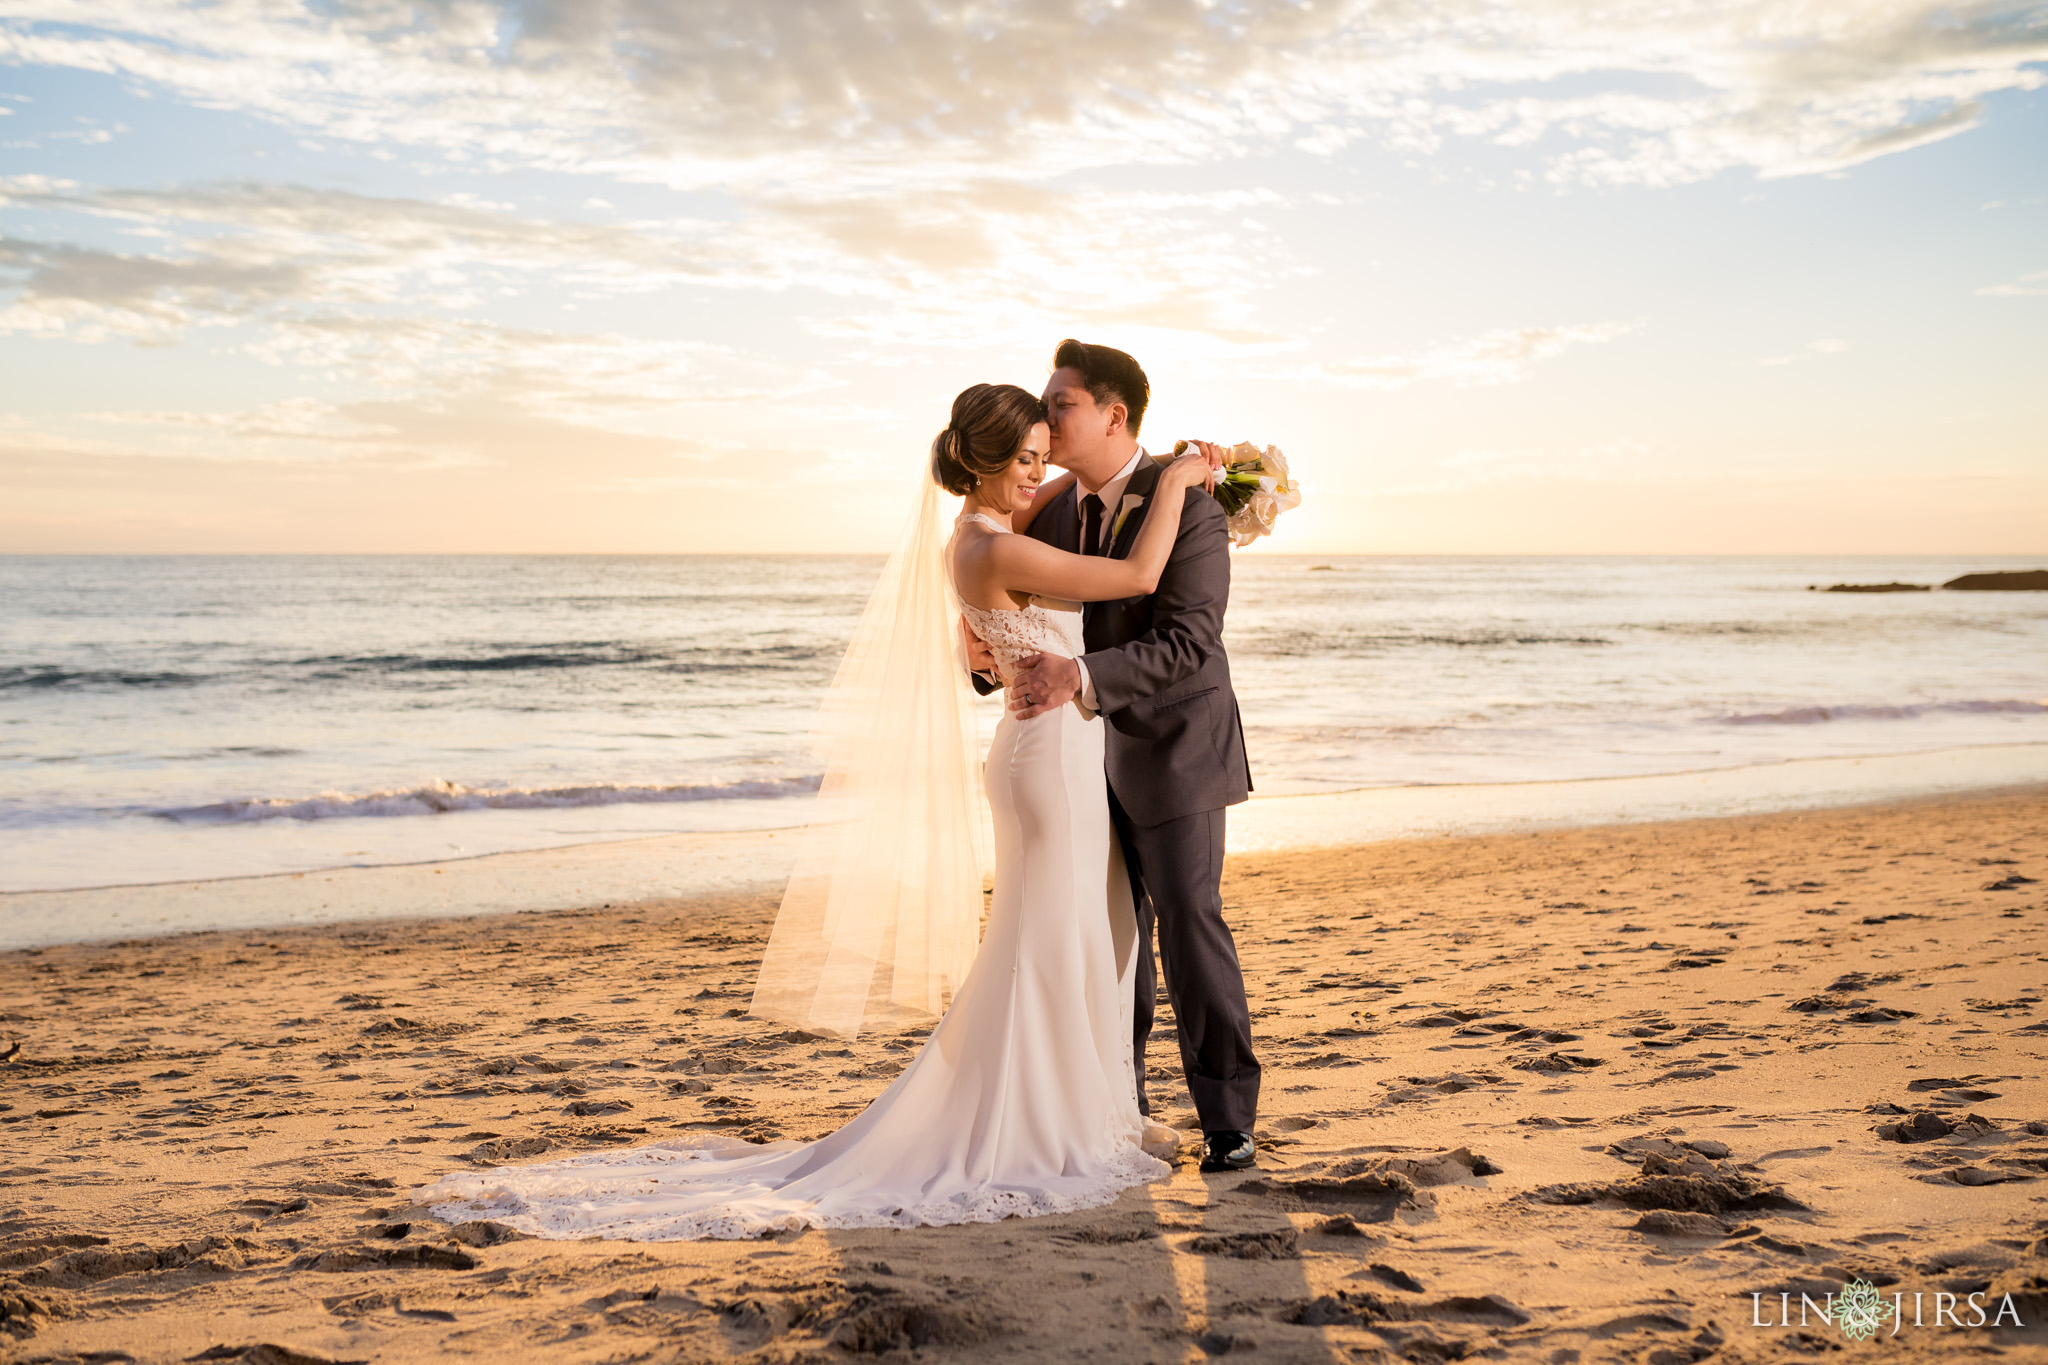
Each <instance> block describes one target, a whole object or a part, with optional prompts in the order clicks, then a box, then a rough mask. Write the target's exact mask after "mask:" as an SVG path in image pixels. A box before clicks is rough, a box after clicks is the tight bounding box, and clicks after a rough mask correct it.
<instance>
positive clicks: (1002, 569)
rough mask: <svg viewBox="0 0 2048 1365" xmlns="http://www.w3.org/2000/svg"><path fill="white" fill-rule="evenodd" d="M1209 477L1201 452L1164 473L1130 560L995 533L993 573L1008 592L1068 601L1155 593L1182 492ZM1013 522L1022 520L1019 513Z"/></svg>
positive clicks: (1169, 551) (1170, 546) (1170, 545)
mask: <svg viewBox="0 0 2048 1365" xmlns="http://www.w3.org/2000/svg"><path fill="white" fill-rule="evenodd" d="M1208 477H1209V462H1208V460H1207V459H1206V458H1204V457H1203V455H1202V454H1201V453H1200V452H1199V451H1190V452H1189V453H1188V454H1186V455H1183V456H1181V457H1180V458H1179V459H1177V460H1175V461H1174V462H1173V463H1172V464H1170V465H1168V466H1167V467H1166V468H1165V469H1164V470H1163V471H1161V472H1160V475H1159V483H1158V485H1157V486H1156V489H1155V491H1154V493H1153V495H1152V511H1151V512H1150V513H1149V514H1147V516H1146V517H1145V524H1144V525H1143V526H1141V527H1139V528H1138V538H1137V541H1136V542H1135V543H1134V544H1132V546H1131V553H1130V555H1129V557H1128V558H1125V559H1111V558H1109V557H1108V556H1106V555H1074V554H1068V553H1067V552H1066V551H1064V550H1056V549H1054V548H1053V547H1052V546H1050V545H1047V544H1044V543H1043V542H1041V541H1036V540H1032V539H1030V538H1029V537H1027V536H1018V535H1009V536H992V537H990V538H989V543H988V553H989V555H990V568H991V569H992V570H993V577H994V578H995V579H996V581H997V582H998V583H1000V584H1001V586H1002V587H1003V588H1004V589H1006V590H1008V591H1011V592H1020V593H1029V594H1031V595H1032V596H1034V597H1057V598H1060V599H1062V600H1064V601H1068V602H1108V601H1112V600H1114V599H1116V598H1119V597H1137V596H1140V595H1142V594H1144V593H1148V592H1151V591H1152V590H1153V589H1154V588H1156V587H1158V586H1159V575H1160V573H1161V572H1162V571H1163V570H1164V569H1165V568H1166V560H1167V556H1169V555H1170V554H1172V553H1173V538H1174V536H1175V534H1176V533H1177V532H1178V531H1179V530H1180V514H1181V508H1182V507H1183V506H1184V505H1185V504H1186V501H1187V500H1186V499H1185V498H1184V497H1182V496H1181V495H1182V493H1184V492H1185V490H1187V489H1189V488H1192V487H1194V486H1195V485H1196V484H1199V483H1204V482H1206V481H1207V480H1208ZM1011 524H1012V525H1015V524H1016V522H1015V515H1014V514H1012V520H1011Z"/></svg>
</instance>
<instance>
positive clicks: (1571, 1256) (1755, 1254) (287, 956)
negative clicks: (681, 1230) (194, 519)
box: [0, 788, 2048, 1365]
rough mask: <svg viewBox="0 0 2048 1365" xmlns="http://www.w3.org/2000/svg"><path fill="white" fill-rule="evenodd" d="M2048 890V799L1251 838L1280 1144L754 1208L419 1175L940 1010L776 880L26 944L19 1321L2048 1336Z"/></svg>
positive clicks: (15, 1122)
mask: <svg viewBox="0 0 2048 1365" xmlns="http://www.w3.org/2000/svg"><path fill="white" fill-rule="evenodd" d="M2037 878H2038V879H2040V880H2034V879H2037ZM2044 886H2048V789H2042V788H2031V789H2023V790H2007V791H2002V792H1996V793H1987V794H1983V795H1979V796H1972V797H1945V798H1940V799H1934V800H1925V801H1918V802H1909V803H1903V804H1895V805H1888V806H1874V807H1861V808H1850V809H1840V810H1829V811H1808V812H1803V813H1796V814H1784V815H1773V816H1758V817H1741V818H1729V819H1716V820H1697V821H1683V822H1671V823H1664V824H1641V825H1628V826H1610V827H1604V828H1596V829H1581V830H1569V831H1547V832H1543V833H1538V834H1516V835H1491V836H1486V837H1481V838H1463V839H1432V840H1410V841H1401V842H1387V843H1376V844H1368V845H1362V846H1358V847H1353V848H1341V849H1325V850H1311V851H1297V852H1282V853H1268V854H1254V855H1243V856H1239V857H1236V858H1234V859H1233V860H1232V861H1231V863H1230V865H1229V870H1228V874H1227V880H1226V887H1225V891H1226V903H1227V905H1228V906H1229V907H1230V914H1231V918H1232V922H1233V924H1234V925H1235V927H1236V929H1237V932H1238V940H1239V944H1240V947H1241V950H1242V953H1243V956H1244V960H1245V965H1246V969H1247V978H1248V981H1249V983H1250V986H1251V993H1252V997H1253V1005H1254V1010H1255V1013H1256V1020H1255V1023H1256V1028H1257V1036H1258V1040H1259V1043H1260V1046H1261V1048H1262V1052H1263V1056H1264V1060H1265V1064H1266V1068H1267V1070H1266V1081H1265V1100H1264V1105H1263V1118H1262V1132H1261V1138H1262V1146H1263V1149H1264V1156H1263V1158H1262V1160H1261V1163H1260V1169H1259V1170H1258V1171H1256V1172H1248V1173H1244V1174H1241V1175H1230V1176H1202V1175H1200V1174H1199V1173H1198V1172H1197V1171H1196V1170H1195V1168H1194V1166H1193V1165H1192V1164H1191V1163H1184V1164H1182V1165H1181V1166H1180V1167H1179V1168H1178V1169H1177V1170H1176V1172H1175V1174H1174V1176H1173V1177H1172V1179H1170V1180H1168V1181H1165V1182H1162V1183H1160V1184H1157V1185H1154V1186H1151V1187H1148V1188H1145V1189H1142V1190H1136V1191H1131V1192H1129V1193H1127V1194H1126V1195H1125V1196H1124V1197H1123V1198H1122V1199H1121V1200H1120V1201H1119V1202H1117V1203H1116V1204H1114V1205H1111V1206H1109V1207H1106V1208H1103V1209H1099V1210H1095V1211H1092V1212H1089V1213H1084V1214H1076V1215H1071V1216H1064V1217H1059V1218H1048V1219H1040V1220H1011V1221H1008V1222H1004V1223H999V1224H992V1225H982V1226H971V1227H964V1228H948V1229H930V1230H922V1231H915V1232H884V1231H861V1232H834V1233H822V1232H808V1233H804V1234H801V1235H786V1236H780V1237H776V1238H772V1239H764V1240H761V1241H753V1242H744V1243H666V1244H633V1243H621V1242H602V1241H588V1242H572V1243H565V1242H548V1241H541V1240H535V1239H530V1238H520V1237H516V1236H509V1235H508V1230H506V1229H502V1228H498V1227H495V1226H489V1225H475V1224H470V1225H463V1226H458V1227H450V1226H449V1225H447V1224H444V1223H441V1222H439V1221H438V1220H435V1219H434V1218H432V1217H431V1216H430V1215H429V1214H428V1213H427V1212H426V1211H425V1210H424V1209H421V1208H418V1207H415V1206H414V1205H413V1204H412V1203H411V1200H410V1197H409V1191H410V1190H412V1189H413V1188H415V1187H417V1186H418V1185H420V1184H422V1183H424V1182H426V1181H428V1180H431V1179H433V1178H435V1177H437V1176H439V1175H441V1174H443V1173H445V1172H448V1171H451V1170H460V1169H468V1168H473V1167H475V1166H476V1165H478V1164H481V1163H489V1162H504V1161H516V1160H520V1159H524V1158H527V1157H531V1156H535V1155H539V1154H541V1153H544V1152H545V1153H549V1154H561V1153H567V1152H574V1151H579V1150H590V1149H594V1148H598V1147H601V1146H606V1145H611V1144H619V1143H635V1142H647V1141H655V1140H659V1139H661V1138H663V1137H668V1136H673V1135H676V1134H681V1133H695V1132H704V1133H723V1134H730V1135H737V1136H741V1137H753V1138H760V1139H773V1138H777V1137H798V1138H801V1137H810V1136H815V1135H818V1134H821V1133H824V1132H827V1131H830V1130H831V1129H832V1128H834V1127H836V1126H837V1125H838V1124H840V1123H842V1122H844V1121H845V1119H846V1118H847V1117H849V1116H850V1115H852V1114H854V1113H856V1112H858V1110H859V1109H860V1108H861V1107H862V1106H863V1105H864V1104H865V1103H866V1102H867V1101H868V1100H869V1099H871V1098H872V1097H873V1096H874V1095H875V1094H877V1093H879V1091H880V1090H881V1089H882V1087H883V1086H884V1085H885V1084H886V1083H887V1080H888V1078H889V1077H890V1076H891V1075H893V1074H895V1072H896V1071H897V1070H899V1069H900V1068H901V1066H902V1064H903V1062H904V1061H905V1060H906V1059H907V1058H908V1056H909V1055H910V1053H911V1051H912V1049H914V1047H915V1046H916V1044H917V1041H918V1039H917V1035H916V1034H915V1032H912V1033H910V1034H905V1035H886V1036H874V1037H863V1038H862V1039H861V1040H860V1041H858V1042H856V1043H853V1044H850V1045H840V1044H837V1043H831V1042H820V1041H818V1040H815V1039H808V1038H804V1037H800V1036H792V1035H788V1034H785V1033H783V1032H782V1031H779V1030H764V1028H763V1027H762V1026H761V1025H760V1024H759V1022H758V1021H754V1020H749V1019H747V1018H746V1017H744V1006H745V1004H746V1001H747V998H748V995H749V992H750V988H751V983H752V974H753V967H754V964H755V962H756V960H757V958H758V955H759V952H760V948H761V943H762V941H763V939H764V938H765V934H766V930H767V926H768V923H769V922H770V920H771V919H772V916H773V913H774V898H773V897H772V896H765V895H759V894H751V893H750V894H734V895H728V896H724V897H714V898H708V899H697V900H688V901H673V900H672V901H652V902H645V903H640V904H635V905H630V906H627V905H617V904H615V905H614V906H612V907H610V908H598V909H577V910H562V911H555V912H545V913H527V914H518V915H504V916H493V917H486V918H471V919H438V920H425V921H411V922H408V921H404V920H398V919H384V920H379V921H376V922H374V923H358V924H352V925H329V926H320V927H313V928H294V929H283V930H265V931H251V930H239V931H231V932H216V933H204V934H191V935H183V936H178V937H173V938H165V939H153V940H135V941H128V942H120V943H102V944H93V945H87V946H76V947H52V948H46V949H40V950H36V949H26V950H20V951H15V952H11V953H7V954H4V955H0V1053H7V1052H9V1049H10V1048H12V1047H14V1046H15V1044H16V1043H18V1044H19V1046H18V1050H15V1051H13V1052H12V1054H11V1055H10V1056H8V1057H7V1058H6V1060H4V1061H0V1358H5V1359H8V1360H21V1361H31V1360H35V1361H45V1360H46V1361H72V1360H87V1359H96V1360H123V1359H134V1360H142V1361H173V1360H177V1361H183V1360H190V1359H207V1360H235V1359H238V1360H244V1361H250V1362H290V1361H321V1360H325V1361H343V1360H361V1361H368V1360H377V1361H412V1360H420V1361H431V1360H441V1359H457V1358H465V1359H466V1358H494V1359H496V1360H535V1361H540V1360H546V1361H551V1362H553V1361H565V1362H584V1361H589V1362H598V1361H637V1360H649V1361H664V1362H665V1361H671V1360H680V1361H699V1360H704V1361H713V1360H760V1361H775V1362H797V1361H831V1360H849V1359H857V1358H863V1357H865V1356H867V1355H871V1354H887V1353H890V1352H892V1351H893V1352H898V1353H901V1352H914V1353H915V1354H916V1355H917V1356H918V1358H922V1359H933V1360H1042V1361H1069V1360H1105V1361H1111V1360H1113V1361H1196V1360H1208V1359H1211V1358H1214V1357H1217V1356H1222V1355H1229V1356H1232V1357H1242V1358H1244V1359H1247V1360H1269V1361H1350V1360H1382V1359H1384V1360H1399V1359H1410V1360H1442V1359H1455V1358H1461V1357H1473V1356H1483V1357H1485V1358H1489V1359H1504V1360H1517V1361H1520V1360H1527V1361H1543V1362H1557V1363H1559V1365H1562V1362H1569V1361H1587V1362H1591V1361H1631V1362H1646V1363H1647V1365H1673V1363H1675V1362H1690V1361H1696V1360H1717V1361H1729V1362H1736V1361H1776V1360H1793V1359H1799V1360H1809V1359H1813V1358H1815V1357H1816V1356H1818V1355H1822V1354H1833V1353H1834V1351H1836V1350H1838V1349H1844V1350H1847V1351H1850V1352H1854V1351H1857V1350H1870V1351H1877V1350H1883V1351H1885V1352H1886V1353H1887V1356H1888V1358H1892V1359H1909V1360H1950V1359H1956V1358H1959V1357H1962V1356H1965V1355H1975V1354H1980V1353H1985V1352H1993V1351H2002V1352H2003V1355H2002V1356H2001V1359H2006V1360H2030V1359H2048V1327H2043V1326H2042V1325H2041V1324H2044V1323H2048V1084H2044V1067H2043V1056H2044V1053H2048V1004H2044V1001H2048V933H2044V921H2048V908H2044V899H2048V898H2044V896H2043V894H2042V892H2043V888H2044ZM1154 1055H1155V1061H1156V1062H1157V1063H1159V1064H1162V1065H1164V1066H1166V1067H1167V1069H1168V1071H1169V1073H1171V1071H1172V1069H1173V1068H1172V1065H1171V1055H1172V1048H1171V1043H1170V1040H1168V1039H1167V1038H1166V1036H1165V1035H1164V1034H1163V1033H1162V1035H1161V1036H1160V1038H1159V1040H1158V1041H1157V1042H1155V1048H1154ZM1165 1090H1166V1093H1165V1095H1164V1096H1163V1099H1164V1103H1163V1104H1161V1105H1160V1111H1161V1113H1162V1115H1163V1116H1164V1117H1165V1118H1167V1119H1168V1120H1169V1121H1172V1122H1175V1123H1177V1124H1181V1125H1184V1126H1189V1127H1192V1125H1193V1111H1192V1109H1191V1107H1190V1106H1189V1105H1188V1103H1187V1100H1186V1095H1185V1092H1184V1090H1182V1089H1181V1088H1180V1086H1179V1085H1178V1078H1177V1076H1172V1077H1171V1084H1170V1085H1168V1086H1166V1087H1165ZM1192 1150H1193V1149H1192V1145H1190V1148H1189V1151H1190V1153H1192ZM1852 1276H1858V1277H1861V1278H1863V1279H1865V1280H1867V1281H1869V1282H1871V1283H1873V1284H1875V1285H1878V1286H1880V1288H1881V1290H1882V1293H1883V1294H1884V1295H1885V1296H1886V1300H1885V1302H1886V1303H1887V1304H1889V1303H1890V1302H1891V1300H1890V1297H1889V1296H1891V1295H1893V1294H1901V1295H1903V1299H1902V1300H1900V1302H1902V1303H1903V1305H1904V1310H1905V1314H1906V1323H1905V1325H1904V1326H1903V1327H1902V1328H1901V1329H1900V1331H1899V1332H1898V1334H1897V1335H1896V1336H1893V1335H1890V1332H1891V1328H1892V1323H1890V1322H1885V1323H1884V1324H1883V1326H1882V1328H1881V1331H1882V1333H1883V1334H1884V1335H1883V1338H1882V1341H1881V1342H1880V1343H1878V1344H1873V1345H1869V1346H1859V1345H1857V1344H1856V1343H1855V1342H1852V1341H1848V1340H1846V1339H1845V1338H1844V1337H1843V1336H1842V1334H1841V1333H1840V1332H1839V1331H1838V1330H1836V1329H1835V1328H1834V1327H1833V1326H1830V1325H1829V1324H1828V1323H1826V1322H1823V1321H1821V1320H1820V1319H1819V1317H1818V1315H1817V1314H1815V1313H1812V1312H1809V1313H1808V1319H1809V1320H1808V1322H1807V1325H1806V1326H1805V1327H1804V1328H1803V1329H1802V1328H1801V1327H1800V1326H1799V1325H1798V1321H1797V1319H1798V1317H1799V1313H1800V1295H1801V1294H1802V1293H1805V1294H1808V1295H1810V1296H1811V1297H1812V1299H1813V1301H1814V1302H1815V1303H1816V1304H1819V1303H1822V1302H1824V1298H1823V1296H1824V1295H1826V1294H1828V1293H1839V1292H1840V1291H1841V1289H1842V1285H1843V1283H1844V1281H1845V1280H1847V1279H1849V1278H1850V1277H1852ZM1973 1292H1974V1293H1978V1294H1979V1295H1980V1297H1979V1298H1978V1299H1977V1300H1976V1302H1978V1303H1980V1304H1984V1305H1985V1307H1986V1318H1987V1321H1988V1318H1989V1316H1990V1315H1991V1314H1993V1313H1996V1312H1997V1311H1998V1309H1999V1307H2000V1306H2001V1305H2002V1303H2003V1302H2004V1296H2005V1295H2007V1294H2010V1295H2011V1296H2012V1302H2013V1305H2014V1311H2016V1312H2017V1313H2018V1314H2019V1315H2020V1317H2021V1319H2022V1321H2023V1322H2024V1323H2025V1324H2027V1326H2025V1327H2022V1328H2014V1327H2013V1326H2011V1325H2010V1320H2009V1319H2008V1320H2007V1322H2006V1323H2005V1324H2004V1325H2000V1326H1996V1327H1993V1326H1990V1325H1987V1326H1985V1327H1982V1328H1971V1327H1967V1326H1964V1327H1953V1326H1949V1325H1947V1324H1946V1323H1944V1324H1943V1325H1942V1326H1939V1327H1937V1326H1935V1325H1934V1323H1933V1319H1934V1314H1935V1309H1936V1307H1937V1302H1938V1301H1937V1299H1936V1297H1935V1296H1936V1295H1938V1294H1948V1295H1957V1296H1961V1303H1960V1305H1959V1307H1958V1316H1959V1318H1960V1320H1961V1321H1962V1322H1964V1323H1968V1322H1970V1321H1972V1315H1971V1314H1970V1311H1969V1302H1970V1301H1969V1299H1968V1295H1969V1294H1971V1293H1973ZM1757 1294H1760V1295H1762V1296H1763V1298H1762V1299H1761V1300H1756V1299H1753V1298H1752V1295H1757ZM1781 1294H1783V1295H1789V1299H1784V1300H1781V1299H1780V1295H1781ZM1916 1294H1917V1295H1920V1296H1921V1299H1920V1304H1921V1319H1922V1321H1921V1325H1918V1326H1915V1325H1914V1323H1913V1321H1912V1318H1913V1314H1914V1309H1915V1295H1916ZM1783 1303H1789V1304H1790V1309H1791V1314H1792V1318H1793V1323H1792V1325H1791V1326H1789V1327H1788V1326H1784V1325H1781V1324H1780V1323H1779V1320H1778V1315H1779V1312H1780V1305H1781V1304H1783ZM1759 1304H1760V1305H1761V1308H1759ZM1759 1315H1761V1317H1762V1318H1764V1319H1766V1320H1767V1321H1768V1322H1769V1324H1770V1325H1767V1326H1759V1325H1757V1322H1758V1319H1759Z"/></svg>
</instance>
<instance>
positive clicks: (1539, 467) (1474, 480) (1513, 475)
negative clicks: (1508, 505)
mask: <svg viewBox="0 0 2048 1365" xmlns="http://www.w3.org/2000/svg"><path fill="white" fill-rule="evenodd" d="M1650 454H1651V451H1650V448H1649V447H1648V446H1645V445H1643V444H1641V443H1640V442H1637V441H1628V440H1620V441H1603V442H1599V443H1597V444H1592V445H1581V446H1571V447H1564V448H1554V447H1538V448H1519V447H1518V448H1512V449H1506V450H1503V449H1497V448H1492V447H1478V448H1467V449H1463V450H1459V451H1456V452H1454V453H1452V454H1450V455H1445V456H1442V457H1440V458H1439V459H1437V460H1435V461H1434V462H1433V465H1434V471H1435V472H1434V473H1433V474H1432V475H1430V476H1426V477H1423V478H1420V479H1413V480H1410V481H1408V482H1405V483H1400V484H1389V485H1386V486H1384V487H1376V488H1373V489H1372V490H1371V491H1372V493H1373V494H1374V495H1375V496H1378V497H1422V496H1432V495H1437V494H1443V493H1458V492H1464V491H1467V490H1469V489H1474V488H1487V487H1492V486H1494V485H1497V484H1511V483H1560V482H1561V483H1601V484H1616V483H1649V482H1656V481H1658V480H1659V479H1661V478H1662V477H1663V475H1662V474H1661V473H1660V472H1659V471H1657V470H1656V469H1655V468H1654V467H1652V465H1651V464H1650V463H1649V461H1648V459H1647V458H1646V457H1648V456H1649V455H1650Z"/></svg>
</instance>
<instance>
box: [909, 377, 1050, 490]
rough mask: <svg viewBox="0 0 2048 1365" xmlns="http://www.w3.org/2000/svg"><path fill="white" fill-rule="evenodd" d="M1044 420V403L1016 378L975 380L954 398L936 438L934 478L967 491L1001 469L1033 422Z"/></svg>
mask: <svg viewBox="0 0 2048 1365" xmlns="http://www.w3.org/2000/svg"><path fill="white" fill-rule="evenodd" d="M1044 420H1045V404H1044V403H1043V402H1041V401H1040V400H1039V397H1038V395H1037V394H1035V393H1030V392H1027V391H1026V390H1024V389H1020V388H1018V387H1017V386H1016V385H1015V384H976V385H974V386H973V387H971V388H966V389H962V390H961V391H960V396H959V397H958V398H955V399H954V400H953V419H952V420H951V421H950V422H948V423H946V429H945V430H944V431H942V432H940V433H939V434H938V435H937V436H936V437H934V438H933V439H932V481H933V482H934V483H936V484H938V486H939V487H941V488H943V489H945V490H946V491H947V492H948V493H951V494H954V495H955V496H957V497H962V498H964V497H966V496H967V495H968V494H969V493H972V492H973V491H974V486H975V485H976V484H978V483H980V482H981V481H982V480H983V479H986V478H990V477H992V476H994V475H997V474H1000V473H1002V472H1003V471H1004V470H1005V469H1007V468H1009V466H1010V461H1012V460H1014V459H1016V458H1017V451H1018V450H1019V449H1021V448H1022V447H1023V445H1024V438H1025V437H1027V436H1029V435H1030V434H1031V428H1033V427H1034V426H1037V425H1038V424H1039V423H1040V422H1043V421H1044Z"/></svg>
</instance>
